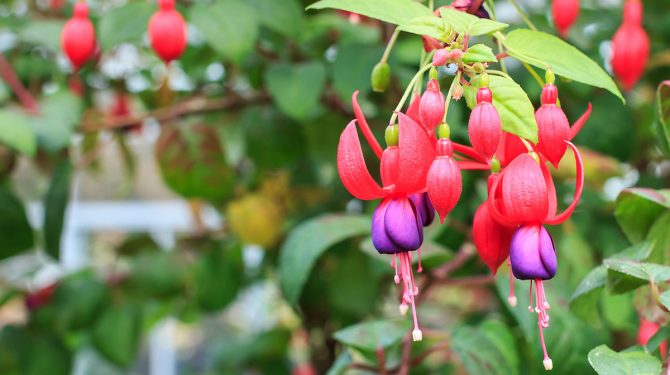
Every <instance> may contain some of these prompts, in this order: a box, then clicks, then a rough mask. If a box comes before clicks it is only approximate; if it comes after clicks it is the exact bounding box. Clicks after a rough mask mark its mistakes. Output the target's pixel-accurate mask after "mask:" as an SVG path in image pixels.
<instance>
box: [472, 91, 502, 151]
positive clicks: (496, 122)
mask: <svg viewBox="0 0 670 375" xmlns="http://www.w3.org/2000/svg"><path fill="white" fill-rule="evenodd" d="M492 103H493V94H492V93H491V90H490V89H489V88H488V87H482V88H480V89H479V90H478V91H477V106H475V108H474V109H473V110H472V113H471V114H470V120H469V121H468V135H469V137H470V143H472V147H473V148H474V149H475V150H477V152H478V153H479V154H480V155H481V156H483V157H484V159H485V160H487V161H489V160H491V158H493V155H494V154H495V153H496V150H497V149H498V146H499V145H500V139H501V138H502V123H501V122H500V116H499V115H498V111H497V110H496V108H495V107H494V106H493V104H492Z"/></svg>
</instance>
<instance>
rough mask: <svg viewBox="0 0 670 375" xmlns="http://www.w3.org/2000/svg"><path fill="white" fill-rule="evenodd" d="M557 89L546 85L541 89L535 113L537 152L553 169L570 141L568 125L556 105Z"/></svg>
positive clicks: (552, 85)
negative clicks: (540, 96) (540, 99)
mask: <svg viewBox="0 0 670 375" xmlns="http://www.w3.org/2000/svg"><path fill="white" fill-rule="evenodd" d="M557 98H558V89H557V88H556V86H554V84H551V83H550V84H548V85H546V86H544V88H543V89H542V106H541V107H540V108H539V109H538V110H537V112H535V120H536V121H537V127H538V133H537V138H538V143H537V150H538V151H539V152H541V153H542V154H543V155H544V156H545V157H546V158H547V159H548V160H549V161H550V162H551V164H553V165H554V167H557V168H558V163H559V162H560V161H561V159H562V158H563V154H565V150H566V149H567V147H568V144H567V143H565V141H568V140H570V123H569V122H568V118H567V117H566V116H565V113H563V110H562V109H561V108H559V107H558V106H557V105H556V99H557Z"/></svg>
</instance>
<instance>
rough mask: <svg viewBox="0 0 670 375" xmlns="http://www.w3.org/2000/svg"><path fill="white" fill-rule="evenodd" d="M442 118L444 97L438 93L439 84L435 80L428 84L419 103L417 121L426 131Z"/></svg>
mask: <svg viewBox="0 0 670 375" xmlns="http://www.w3.org/2000/svg"><path fill="white" fill-rule="evenodd" d="M443 116H444V95H442V92H441V91H440V83H439V82H438V81H437V80H436V79H431V80H430V81H429V82H428V87H427V88H426V92H424V93H423V95H422V96H421V102H420V103H419V119H421V125H423V126H424V127H425V128H426V130H430V129H433V128H435V127H436V126H437V125H438V124H439V123H440V122H441V121H442V117H443Z"/></svg>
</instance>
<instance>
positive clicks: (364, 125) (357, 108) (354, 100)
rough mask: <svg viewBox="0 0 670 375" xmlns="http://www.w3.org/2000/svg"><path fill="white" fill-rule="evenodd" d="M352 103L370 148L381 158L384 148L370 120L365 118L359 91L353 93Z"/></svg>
mask: <svg viewBox="0 0 670 375" xmlns="http://www.w3.org/2000/svg"><path fill="white" fill-rule="evenodd" d="M351 104H352V107H353V108H354V115H356V120H358V126H359V127H360V128H361V132H362V133H363V136H364V137H365V139H366V140H367V141H368V144H369V145H370V148H372V151H374V153H375V155H377V158H379V159H381V158H382V153H383V152H384V150H383V149H382V147H381V146H380V145H379V142H377V139H376V138H375V136H374V134H372V131H371V130H370V126H369V125H368V122H367V121H366V120H365V115H364V114H363V111H362V110H361V106H360V105H358V91H356V92H354V93H353V95H351Z"/></svg>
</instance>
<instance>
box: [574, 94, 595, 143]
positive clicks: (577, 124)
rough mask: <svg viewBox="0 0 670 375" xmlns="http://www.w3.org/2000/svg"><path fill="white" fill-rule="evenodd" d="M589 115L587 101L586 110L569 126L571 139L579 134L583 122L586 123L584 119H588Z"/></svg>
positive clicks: (589, 110) (589, 108)
mask: <svg viewBox="0 0 670 375" xmlns="http://www.w3.org/2000/svg"><path fill="white" fill-rule="evenodd" d="M589 116H591V103H589V107H588V108H586V112H584V114H583V115H582V116H581V117H580V118H578V119H577V121H575V123H574V124H572V126H571V127H570V140H573V139H574V138H575V137H576V136H577V134H579V131H580V130H582V127H584V124H585V123H586V120H588V119H589Z"/></svg>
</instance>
